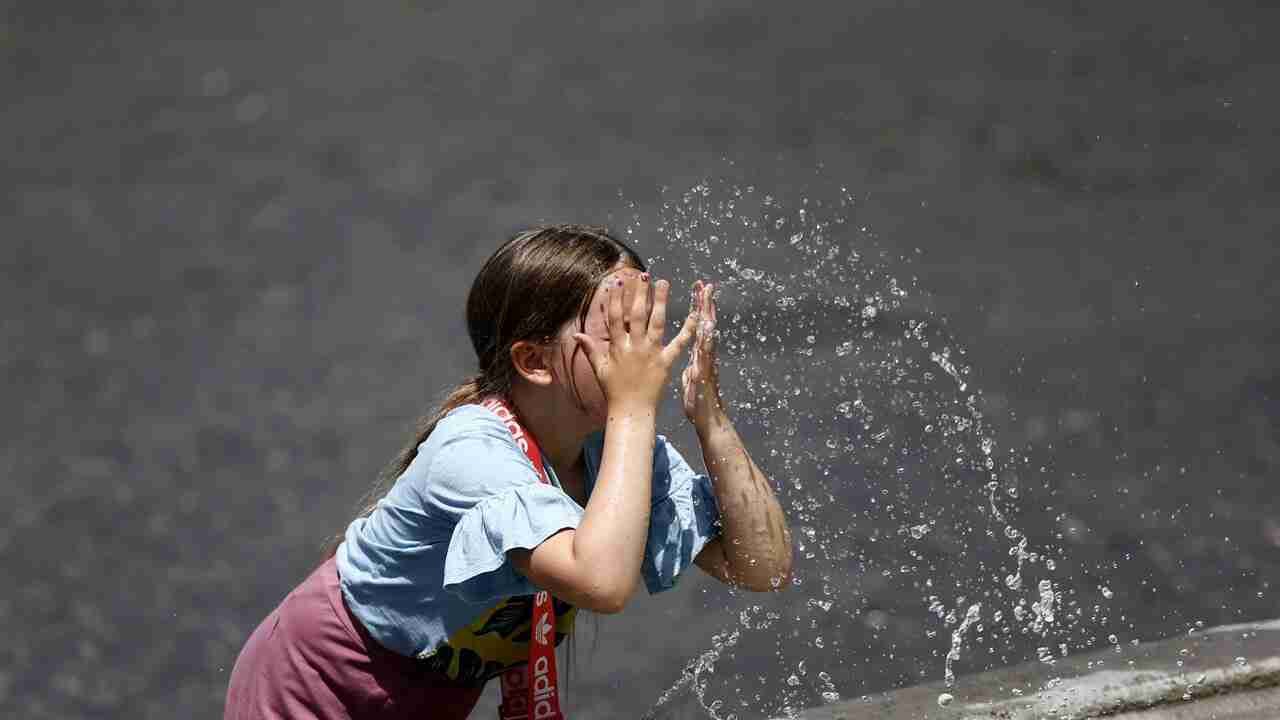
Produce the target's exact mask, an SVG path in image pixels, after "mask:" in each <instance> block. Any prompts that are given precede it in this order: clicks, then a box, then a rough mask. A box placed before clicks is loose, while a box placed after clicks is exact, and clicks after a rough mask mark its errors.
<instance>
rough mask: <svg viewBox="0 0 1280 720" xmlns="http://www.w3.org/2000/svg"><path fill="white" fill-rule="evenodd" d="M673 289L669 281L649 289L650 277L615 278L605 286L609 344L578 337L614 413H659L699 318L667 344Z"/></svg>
mask: <svg viewBox="0 0 1280 720" xmlns="http://www.w3.org/2000/svg"><path fill="white" fill-rule="evenodd" d="M670 289H671V284H670V283H669V282H667V281H666V280H659V281H658V282H657V283H655V284H652V285H651V284H650V279H649V274H648V273H643V274H637V275H634V276H631V277H626V278H617V279H615V280H613V282H611V283H609V284H608V285H606V286H605V287H604V288H602V290H603V291H604V299H603V304H604V312H605V325H606V327H607V328H608V334H609V337H608V341H607V342H606V341H602V340H600V339H597V338H594V337H592V336H590V335H587V334H586V333H575V334H574V339H575V340H577V341H578V342H579V343H580V344H581V345H582V346H583V349H585V350H586V353H587V359H588V360H589V361H590V362H591V367H592V369H593V370H594V371H595V374H596V378H597V379H598V380H599V381H600V386H601V389H602V390H603V391H604V396H605V400H606V402H608V404H609V409H610V410H613V409H615V408H624V407H625V408H628V409H639V408H647V409H648V410H650V411H652V410H653V409H655V408H656V407H657V404H658V399H659V398H660V397H661V396H662V388H663V387H664V386H666V384H667V382H668V378H669V377H670V372H671V366H672V365H674V364H675V361H676V359H677V358H678V357H679V356H680V355H681V354H682V353H683V352H684V350H685V348H686V347H688V345H689V343H690V341H691V340H692V339H693V337H694V332H695V328H694V323H695V321H696V318H695V317H694V316H693V314H692V313H690V316H689V317H688V318H687V319H686V320H685V322H684V325H683V327H681V328H680V332H679V333H678V334H677V335H676V336H675V337H674V338H673V339H672V340H671V342H669V343H664V342H663V334H664V329H665V327H664V326H665V325H666V317H667V298H668V295H669V294H670Z"/></svg>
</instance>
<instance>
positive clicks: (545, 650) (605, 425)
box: [224, 225, 791, 720]
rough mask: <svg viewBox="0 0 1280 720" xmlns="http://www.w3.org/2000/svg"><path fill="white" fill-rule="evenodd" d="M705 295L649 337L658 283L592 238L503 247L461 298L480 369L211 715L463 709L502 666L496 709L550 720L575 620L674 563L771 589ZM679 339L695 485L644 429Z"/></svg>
mask: <svg viewBox="0 0 1280 720" xmlns="http://www.w3.org/2000/svg"><path fill="white" fill-rule="evenodd" d="M712 290H713V288H712V287H711V285H710V284H703V283H702V282H701V281H699V282H697V283H695V284H694V288H693V302H692V305H691V308H690V311H689V315H688V317H687V318H686V319H685V321H684V324H683V327H682V328H681V329H680V332H679V333H678V334H677V335H676V337H675V338H674V339H673V340H672V341H671V342H670V343H666V344H664V342H663V329H664V326H665V324H666V315H667V300H668V295H669V292H670V284H669V283H668V282H666V281H665V280H659V281H657V282H656V283H652V282H651V281H650V277H649V274H648V272H647V271H646V269H645V265H644V262H643V261H642V260H641V259H640V257H639V256H637V255H636V253H635V252H634V251H632V250H631V249H630V248H628V247H627V246H626V245H624V244H623V243H622V242H620V241H619V240H617V239H616V238H614V237H612V236H611V235H609V234H608V233H607V232H606V231H604V230H603V229H601V228H594V227H585V226H576V225H560V226H551V227H542V228H536V229H533V230H529V231H526V232H523V233H520V234H519V235H517V236H516V237H514V238H512V239H511V240H510V241H508V242H507V243H506V244H504V245H503V246H502V247H500V248H499V249H498V250H497V252H495V253H494V254H493V256H492V257H491V258H489V260H488V261H487V262H486V263H485V265H484V267H483V268H482V269H481V270H480V273H479V275H478V276H477V277H476V279H475V282H474V284H473V285H472V287H471V292H470V294H469V295H468V298H467V329H468V332H469V334H470V336H471V344H472V345H473V346H474V348H475V351H476V355H477V356H478V358H479V366H480V372H479V374H477V375H476V376H475V377H473V378H471V379H470V380H469V381H467V382H466V383H464V384H463V385H462V386H461V387H459V388H457V389H456V390H455V391H454V392H453V393H452V394H451V395H449V397H448V398H447V399H446V400H445V401H444V404H443V406H442V407H441V408H440V410H439V412H438V413H437V414H436V415H435V416H434V417H431V418H430V419H428V420H426V421H425V422H424V423H423V424H422V426H421V428H420V431H419V432H418V434H417V436H416V437H415V438H414V439H413V441H412V442H411V443H410V444H409V446H408V447H407V448H406V449H405V450H404V452H403V453H402V454H401V456H400V457H399V459H398V460H397V461H396V462H395V463H393V465H392V467H391V468H390V472H389V473H388V474H387V476H388V477H389V478H391V479H393V480H394V484H393V485H392V487H391V488H390V490H389V491H387V492H384V493H379V492H377V491H376V490H375V493H374V494H373V495H371V497H374V498H375V499H374V501H373V502H372V503H371V504H370V505H369V507H367V508H366V509H365V511H364V512H362V513H361V515H360V516H359V517H357V518H356V519H355V520H354V521H353V522H352V523H351V524H350V525H349V526H348V527H347V529H346V532H345V535H344V536H343V537H342V540H341V542H340V544H338V545H337V547H336V549H335V551H334V552H333V553H332V554H331V555H330V556H329V557H328V558H327V559H326V560H325V562H323V563H322V564H321V565H320V566H319V567H318V568H317V569H316V570H315V571H314V572H313V573H312V574H311V575H310V577H308V578H307V579H306V580H305V581H303V582H302V584H301V585H299V586H298V587H297V588H295V589H294V590H293V591H292V592H291V593H290V594H289V595H288V596H287V597H286V598H285V599H284V600H283V601H282V602H281V603H280V605H279V606H278V607H277V608H276V609H275V610H274V611H273V612H272V613H271V614H270V615H268V616H267V618H266V619H265V620H264V621H263V622H262V623H261V624H260V625H259V626H258V628H257V629H256V630H255V631H254V632H253V634H252V635H251V636H250V637H249V640H248V642H247V643H246V644H245V647H244V649H243V650H242V651H241V653H240V656H239V658H238V659H237V661H236V664H235V668H234V670H233V671H232V674H231V681H230V687H229V689H228V691H227V702H226V709H225V715H224V717H225V720H260V719H266V718H271V719H276V718H281V719H290V720H297V719H299V718H317V719H322V720H329V719H336V718H398V717H406V718H407V717H415V718H419V719H424V720H425V719H436V718H440V719H450V718H465V717H467V716H468V715H469V713H470V712H471V709H472V708H473V707H474V705H475V703H476V701H477V699H478V698H479V696H480V692H481V689H482V688H483V686H484V685H485V683H486V682H487V681H489V680H490V679H492V678H494V677H498V676H501V677H502V684H503V702H502V707H501V708H500V712H499V714H500V716H501V717H503V718H519V717H530V718H535V719H536V720H542V719H543V718H558V717H560V714H559V709H558V699H557V694H556V686H555V681H556V676H555V651H554V644H557V643H559V641H561V640H562V639H563V638H564V637H565V636H566V635H567V634H568V633H569V632H571V630H572V627H573V621H574V617H575V612H576V608H586V609H589V610H593V611H595V612H599V613H616V612H620V611H621V610H622V609H623V608H624V607H625V606H626V604H627V601H628V599H629V598H630V597H631V596H632V594H633V593H634V592H635V590H636V588H637V587H638V586H639V584H640V582H641V580H642V579H643V582H644V584H645V586H646V588H647V589H648V590H649V592H651V593H652V592H659V591H662V590H666V589H668V588H671V587H672V586H673V585H674V584H675V582H676V578H677V577H678V576H679V575H680V574H681V573H682V572H683V571H684V570H685V569H686V568H687V567H688V566H689V565H690V564H691V563H692V564H696V565H697V566H698V567H700V568H702V569H703V570H704V571H705V572H707V573H709V574H710V575H712V576H713V577H715V578H717V579H719V580H721V581H722V582H726V583H731V584H733V585H736V586H739V587H743V588H747V589H751V590H762V591H764V590H775V589H780V588H783V587H786V586H787V585H788V584H789V578H790V570H791V540H790V532H789V530H788V528H787V522H786V518H785V517H784V516H783V513H782V510H781V508H780V507H779V505H778V502H777V499H776V498H775V497H774V494H773V491H772V489H771V483H770V482H769V481H768V480H767V479H766V478H765V477H764V475H763V474H762V473H761V472H760V470H759V468H757V467H756V465H755V463H754V462H752V460H751V457H750V456H749V455H748V454H747V452H746V449H745V448H744V447H743V445H742V441H741V440H740V439H739V437H738V434H737V432H736V431H735V430H734V427H733V424H732V423H731V422H730V421H729V418H728V417H727V416H726V415H725V413H724V410H723V408H722V406H721V403H720V393H719V387H718V380H717V366H716V354H715V321H716V312H715V301H714V299H713V296H712ZM690 347H692V350H691V353H690V360H689V364H688V366H687V367H686V368H685V370H684V373H683V375H682V383H683V405H684V412H685V416H686V417H687V418H688V419H689V421H690V422H692V423H693V425H694V428H695V429H696V431H697V435H698V439H699V442H700V444H701V445H702V457H703V461H704V463H705V465H706V469H707V475H706V476H703V475H698V474H696V473H694V471H693V470H692V469H690V467H689V465H688V464H687V463H686V462H685V460H684V459H683V458H682V457H681V456H680V454H679V453H678V452H676V449H675V448H674V447H672V446H671V445H670V444H669V443H668V442H667V441H666V439H665V438H663V437H662V436H660V435H656V432H655V427H654V422H655V417H656V414H657V406H658V402H659V400H660V398H661V396H662V393H663V389H664V387H665V386H666V383H667V381H668V377H669V374H670V369H671V366H672V365H673V364H674V363H675V362H676V360H677V358H678V356H680V355H681V354H682V353H683V352H684V351H685V350H686V349H688V348H690ZM379 495H380V497H379ZM542 591H546V592H542Z"/></svg>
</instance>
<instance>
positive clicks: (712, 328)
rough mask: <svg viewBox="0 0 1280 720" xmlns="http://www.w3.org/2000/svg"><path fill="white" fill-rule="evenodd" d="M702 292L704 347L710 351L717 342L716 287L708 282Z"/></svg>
mask: <svg viewBox="0 0 1280 720" xmlns="http://www.w3.org/2000/svg"><path fill="white" fill-rule="evenodd" d="M702 292H703V300H702V308H703V312H702V343H703V347H704V348H705V349H706V350H707V351H708V352H710V351H711V349H712V348H714V347H715V342H716V301H715V297H714V296H713V293H714V292H715V288H714V287H713V286H712V285H711V284H710V283H708V284H707V285H706V286H704V288H703V291H702Z"/></svg>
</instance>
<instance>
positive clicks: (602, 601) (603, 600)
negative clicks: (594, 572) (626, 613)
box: [585, 581, 636, 615]
mask: <svg viewBox="0 0 1280 720" xmlns="http://www.w3.org/2000/svg"><path fill="white" fill-rule="evenodd" d="M594 590H595V592H592V593H591V595H590V598H589V603H586V604H585V605H586V608H587V609H588V610H590V611H592V612H594V613H599V614H601V615H616V614H618V613H620V612H622V611H623V610H624V609H626V607H627V603H628V602H629V601H630V600H631V596H632V595H634V594H635V591H636V583H635V582H627V581H618V582H616V583H610V584H608V585H601V586H597V587H596V588H594Z"/></svg>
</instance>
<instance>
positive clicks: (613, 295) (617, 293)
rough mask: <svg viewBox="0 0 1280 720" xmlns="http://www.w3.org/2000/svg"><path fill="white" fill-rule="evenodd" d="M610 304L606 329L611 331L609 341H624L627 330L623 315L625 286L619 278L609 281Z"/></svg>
mask: <svg viewBox="0 0 1280 720" xmlns="http://www.w3.org/2000/svg"><path fill="white" fill-rule="evenodd" d="M607 292H608V296H609V297H608V299H607V300H606V302H607V303H608V304H609V306H608V308H607V309H606V310H607V312H606V314H605V327H606V328H608V330H609V340H611V341H612V342H615V343H616V342H619V341H621V340H622V337H623V334H624V333H625V331H626V328H625V327H623V323H624V318H623V314H622V307H623V306H622V299H623V295H624V293H623V285H622V279H621V278H618V279H615V280H610V281H609V286H608V288H607Z"/></svg>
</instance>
